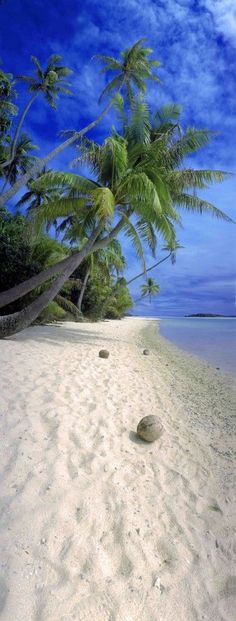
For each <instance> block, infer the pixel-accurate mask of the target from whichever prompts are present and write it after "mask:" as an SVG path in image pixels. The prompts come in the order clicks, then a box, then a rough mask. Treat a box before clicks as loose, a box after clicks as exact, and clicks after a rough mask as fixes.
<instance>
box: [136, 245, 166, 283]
mask: <svg viewBox="0 0 236 621" xmlns="http://www.w3.org/2000/svg"><path fill="white" fill-rule="evenodd" d="M171 255H172V252H170V253H169V254H167V255H166V257H164V258H163V259H161V260H160V261H157V263H154V265H151V266H150V267H148V268H147V269H145V270H143V271H142V272H140V274H137V276H134V278H131V279H130V280H128V281H127V282H126V285H127V286H128V285H130V283H131V282H134V280H137V278H141V276H144V275H145V274H146V273H147V272H150V271H151V270H154V268H155V267H157V266H158V265H160V264H161V263H164V261H167V259H169V257H170V256H171Z"/></svg>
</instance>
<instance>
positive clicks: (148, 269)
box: [0, 252, 172, 310]
mask: <svg viewBox="0 0 236 621" xmlns="http://www.w3.org/2000/svg"><path fill="white" fill-rule="evenodd" d="M171 255H172V252H169V254H167V255H166V257H164V258H163V259H161V260H160V261H157V263H154V264H153V265H151V266H150V267H148V268H146V269H145V270H143V271H142V272H140V274H137V276H134V277H133V278H131V279H130V280H127V281H126V283H125V285H126V287H128V285H130V284H131V282H134V280H137V278H141V276H144V275H145V274H146V273H147V272H150V271H151V270H154V268H155V267H157V266H158V265H160V264H161V263H164V261H167V259H169V257H171ZM114 294H115V289H113V290H112V291H111V293H109V295H108V296H107V297H106V298H105V300H104V302H103V305H102V307H103V310H104V309H105V306H106V305H107V304H108V302H109V301H110V300H111V299H112V298H113V296H114ZM142 297H143V296H142ZM142 297H141V298H139V299H138V300H136V301H135V304H136V302H139V300H141V299H142ZM0 308H1V296H0Z"/></svg>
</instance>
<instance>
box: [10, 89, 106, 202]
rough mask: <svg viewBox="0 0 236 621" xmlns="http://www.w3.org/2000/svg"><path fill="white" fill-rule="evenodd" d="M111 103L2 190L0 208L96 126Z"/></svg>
mask: <svg viewBox="0 0 236 621" xmlns="http://www.w3.org/2000/svg"><path fill="white" fill-rule="evenodd" d="M112 105H113V101H110V102H109V104H108V105H107V106H106V107H105V108H104V110H102V112H101V114H99V115H98V117H97V118H96V119H95V120H94V121H92V122H91V123H89V125H86V127H84V128H83V129H81V130H80V131H78V132H75V133H74V134H73V136H71V137H70V138H68V139H67V140H65V141H64V142H62V143H61V144H60V145H58V147H56V148H55V149H53V150H52V151H50V153H48V155H46V156H45V157H42V158H41V159H38V161H37V162H36V163H35V164H34V165H33V166H32V168H31V169H30V171H28V172H27V173H25V174H24V175H23V176H22V177H21V178H20V179H18V180H17V181H16V183H14V185H13V186H12V187H11V188H10V189H9V190H8V191H7V192H4V194H2V196H0V208H1V207H3V206H4V205H5V204H6V203H7V201H8V200H9V199H10V198H12V196H14V195H15V194H16V193H17V192H18V191H19V190H20V189H21V188H22V187H23V186H24V185H26V183H27V182H28V181H29V179H30V178H31V177H33V175H35V174H36V173H38V172H40V171H41V170H42V168H43V167H44V166H46V165H47V164H48V162H50V161H51V160H52V159H54V157H56V156H57V155H59V153H61V152H62V151H64V149H67V147H70V146H71V145H72V144H73V143H74V142H75V141H76V140H78V138H82V136H84V134H86V133H87V132H88V131H90V130H91V129H93V128H94V127H96V125H98V123H100V121H101V120H102V119H103V117H104V116H105V115H106V114H107V112H108V111H109V110H110V108H111V107H112Z"/></svg>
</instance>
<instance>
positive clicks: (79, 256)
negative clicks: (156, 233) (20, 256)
mask: <svg viewBox="0 0 236 621" xmlns="http://www.w3.org/2000/svg"><path fill="white" fill-rule="evenodd" d="M123 224H124V219H123V218H121V219H120V221H119V222H118V223H117V224H116V226H115V227H114V229H113V230H112V231H111V232H110V233H109V235H107V236H106V237H105V238H103V239H101V240H100V241H96V240H97V237H98V236H99V234H100V233H101V231H102V229H103V227H104V221H103V220H101V221H100V222H99V224H98V225H97V227H96V229H95V231H94V233H93V235H92V236H91V238H90V239H89V240H88V242H87V244H86V245H85V246H84V247H83V249H82V250H81V251H80V252H77V253H76V254H74V255H73V256H71V257H69V259H67V264H66V266H64V269H63V271H62V272H61V273H60V274H59V276H58V277H57V278H56V280H54V282H53V283H52V284H51V286H50V287H49V288H48V289H47V290H46V291H44V292H43V293H42V294H41V295H40V296H39V297H38V298H37V299H36V300H34V302H32V303H31V304H30V305H29V306H27V307H26V308H24V309H23V310H21V311H19V312H17V313H13V314H11V315H6V316H2V317H0V338H5V337H7V336H11V335H12V334H15V333H16V332H20V331H21V330H24V329H25V328H27V327H28V326H29V325H30V324H31V323H32V322H33V321H34V320H35V319H36V318H37V317H38V315H39V314H40V313H41V312H42V310H43V309H44V308H45V306H47V305H48V304H49V302H51V301H52V300H53V299H54V298H55V296H56V295H57V294H58V293H59V291H60V289H61V288H62V287H63V285H64V283H65V282H66V280H68V278H69V277H70V276H71V274H73V272H74V271H75V269H77V268H78V267H79V265H80V264H81V263H82V261H83V260H84V259H85V258H86V257H87V256H88V255H89V254H90V253H91V252H96V250H99V249H100V248H104V247H105V246H107V244H109V243H110V241H111V240H112V239H114V237H116V235H117V234H118V233H119V231H120V230H121V229H122V226H123ZM65 261H66V259H65ZM61 263H62V262H61ZM35 286H36V285H35ZM35 286H34V287H35ZM34 287H32V288H31V289H33V288H34Z"/></svg>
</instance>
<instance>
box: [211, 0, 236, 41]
mask: <svg viewBox="0 0 236 621" xmlns="http://www.w3.org/2000/svg"><path fill="white" fill-rule="evenodd" d="M203 6H205V7H206V9H208V10H209V11H210V13H211V15H212V17H213V19H214V23H215V27H216V29H217V31H218V32H220V33H221V34H222V35H223V36H224V37H225V38H226V39H229V40H230V41H231V43H232V44H233V45H235V47H236V2H235V0H203Z"/></svg>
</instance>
